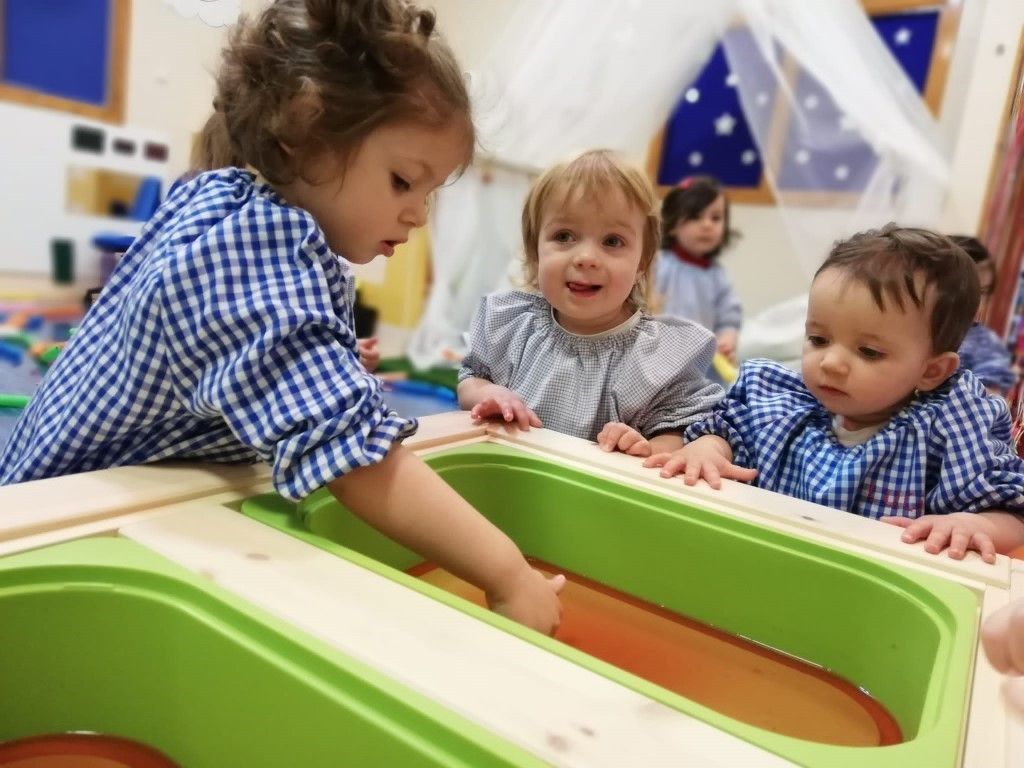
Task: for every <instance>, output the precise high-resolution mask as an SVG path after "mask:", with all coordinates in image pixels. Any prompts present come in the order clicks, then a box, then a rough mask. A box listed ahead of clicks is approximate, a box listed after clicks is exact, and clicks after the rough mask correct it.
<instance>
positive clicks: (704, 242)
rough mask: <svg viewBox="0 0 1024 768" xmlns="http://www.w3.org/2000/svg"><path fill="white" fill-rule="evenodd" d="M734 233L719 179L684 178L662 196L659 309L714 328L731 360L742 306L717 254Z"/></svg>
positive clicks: (656, 275)
mask: <svg viewBox="0 0 1024 768" xmlns="http://www.w3.org/2000/svg"><path fill="white" fill-rule="evenodd" d="M734 234H735V233H734V232H732V230H731V229H730V228H729V200H728V198H726V196H725V192H724V191H723V190H722V185H721V184H720V183H719V182H718V180H717V179H715V178H713V177H711V176H690V177H688V178H685V179H683V180H682V181H681V182H679V184H678V185H677V186H676V187H675V188H674V189H673V190H672V191H670V192H669V193H668V194H667V195H665V199H664V201H662V204H661V247H662V251H661V252H660V253H659V254H658V259H657V264H656V266H655V269H654V289H655V292H656V294H657V295H658V296H659V298H660V299H661V301H662V303H663V306H662V307H661V311H662V312H663V313H664V314H666V315H674V316H676V317H683V318H686V319H687V320H693V321H694V322H697V323H700V324H701V325H703V326H704V327H705V328H707V329H708V330H710V331H712V332H713V333H714V334H715V339H716V345H717V349H718V352H720V353H721V354H722V355H723V356H724V357H725V358H726V359H727V360H729V362H731V363H733V364H735V363H736V348H737V346H738V344H739V332H740V326H741V325H742V322H743V308H742V305H741V304H740V300H739V298H738V297H737V296H736V292H735V291H734V290H733V287H732V283H731V282H730V281H729V276H728V275H726V274H725V270H724V269H722V267H721V265H720V264H719V263H718V258H719V256H720V255H721V253H722V250H723V249H725V248H726V247H727V246H728V245H729V240H730V238H731V237H732V236H734Z"/></svg>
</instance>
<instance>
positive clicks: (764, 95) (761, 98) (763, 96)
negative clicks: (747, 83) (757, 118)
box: [754, 91, 768, 107]
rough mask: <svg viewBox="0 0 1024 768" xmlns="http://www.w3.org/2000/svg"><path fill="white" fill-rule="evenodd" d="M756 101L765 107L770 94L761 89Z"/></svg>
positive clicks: (755, 98) (758, 104)
mask: <svg viewBox="0 0 1024 768" xmlns="http://www.w3.org/2000/svg"><path fill="white" fill-rule="evenodd" d="M754 101H755V102H757V106H759V107H763V106H765V105H766V104H767V103H768V94H767V93H765V92H764V91H761V92H760V93H758V94H757V96H755V97H754Z"/></svg>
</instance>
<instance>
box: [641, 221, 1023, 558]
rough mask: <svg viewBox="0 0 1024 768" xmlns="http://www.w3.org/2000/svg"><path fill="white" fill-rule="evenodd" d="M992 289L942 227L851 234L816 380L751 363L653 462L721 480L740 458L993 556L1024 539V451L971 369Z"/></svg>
mask: <svg viewBox="0 0 1024 768" xmlns="http://www.w3.org/2000/svg"><path fill="white" fill-rule="evenodd" d="M978 302H979V289H978V277H977V273H976V271H975V268H974V264H973V262H972V261H971V259H970V258H968V256H967V255H966V254H965V253H964V251H963V250H962V249H961V248H960V247H959V246H957V245H955V244H954V243H953V242H951V241H950V240H949V239H948V238H946V237H943V236H942V235H938V234H935V233H933V232H928V231H926V230H919V229H904V228H899V227H896V226H893V225H889V226H886V227H885V228H883V229H881V230H877V231H876V230H872V231H868V232H863V233H861V234H858V235H855V236H854V237H852V238H850V239H849V240H846V241H843V242H839V243H837V244H836V246H835V247H834V248H833V249H832V252H831V254H830V255H829V257H828V258H827V259H826V260H825V262H824V264H822V266H821V267H820V268H819V270H818V272H817V274H816V275H815V277H814V280H813V282H812V284H811V291H810V297H809V304H808V309H807V325H806V328H807V335H806V341H805V343H804V353H803V375H802V379H801V376H799V375H797V374H796V373H795V372H793V371H791V370H789V369H788V368H785V367H783V366H782V365H779V364H778V363H775V362H772V361H769V360H751V361H747V362H745V363H744V364H743V366H742V367H741V369H740V376H739V379H738V380H737V382H736V384H735V385H734V386H733V387H732V389H731V390H730V391H729V394H728V395H727V397H726V398H725V399H724V400H723V401H722V403H721V404H720V405H719V406H718V407H716V409H715V412H714V413H713V414H712V416H711V417H710V418H708V419H706V420H704V421H702V422H699V423H696V424H692V425H691V426H690V427H688V428H687V430H686V438H687V440H689V441H692V442H689V443H688V444H687V445H686V446H685V447H684V448H683V449H681V450H680V451H678V452H676V454H675V455H668V454H663V455H660V456H656V457H652V458H651V459H649V460H648V462H647V464H648V466H661V467H663V470H662V474H664V475H666V476H670V475H673V474H676V473H679V472H684V473H685V475H686V481H687V483H690V484H692V483H693V482H696V479H697V478H698V477H705V478H706V479H708V481H709V482H710V483H711V484H712V485H714V486H717V485H718V478H719V474H720V472H721V470H722V469H723V468H725V469H728V470H730V471H731V468H732V464H731V462H732V461H733V460H735V461H736V463H737V464H739V465H741V466H744V467H749V468H751V469H755V470H757V473H758V474H757V481H756V484H757V485H758V486H759V487H761V488H767V489H769V490H772V491H777V492H779V493H784V494H787V495H790V496H795V497H797V498H800V499H805V500H807V501H812V502H816V503H818V504H824V505H825V506H830V507H834V508H836V509H842V510H846V511H849V512H854V513H856V514H859V515H863V516H864V517H870V518H874V519H881V520H884V521H886V522H889V523H892V524H895V525H899V526H902V527H905V528H906V531H904V534H903V540H904V541H906V542H908V543H910V542H914V541H917V540H919V539H927V541H926V544H925V549H926V550H927V551H929V552H932V553H937V552H940V551H942V550H943V549H945V548H946V547H948V548H949V556H950V557H953V558H962V557H963V556H964V553H965V551H966V550H967V549H969V548H970V549H977V550H978V551H980V552H981V554H982V557H983V558H984V559H985V560H986V561H988V562H992V561H994V559H995V553H996V552H997V551H998V552H1002V553H1006V552H1009V551H1011V550H1012V549H1014V548H1015V547H1018V546H1020V545H1021V544H1022V543H1024V520H1022V519H1021V517H1020V516H1019V514H1016V513H1020V512H1022V511H1024V461H1022V460H1021V459H1020V458H1018V457H1017V456H1016V454H1015V453H1014V452H1013V449H1012V448H1011V446H1010V444H1009V437H1010V417H1009V412H1008V410H1007V407H1006V402H1005V401H1004V400H1003V399H1002V398H999V397H993V396H992V395H989V394H988V393H987V392H986V391H985V388H984V387H983V386H982V384H981V382H980V381H979V380H978V379H977V378H976V377H975V376H974V375H973V374H972V373H970V371H966V370H963V369H960V370H958V368H959V358H958V356H957V353H956V350H957V349H958V348H959V347H960V343H961V342H962V340H963V338H964V335H965V334H966V333H967V329H968V328H969V327H970V325H971V322H972V321H973V319H974V315H975V312H976V311H977V307H978Z"/></svg>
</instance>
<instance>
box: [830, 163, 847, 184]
mask: <svg viewBox="0 0 1024 768" xmlns="http://www.w3.org/2000/svg"><path fill="white" fill-rule="evenodd" d="M832 175H833V176H835V177H836V180H837V181H846V180H847V179H848V178H849V176H850V168H849V166H846V165H837V166H836V169H835V170H834V171H832Z"/></svg>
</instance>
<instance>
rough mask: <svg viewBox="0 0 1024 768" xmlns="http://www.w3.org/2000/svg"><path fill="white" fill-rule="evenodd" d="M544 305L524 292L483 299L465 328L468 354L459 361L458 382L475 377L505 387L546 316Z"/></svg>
mask: <svg viewBox="0 0 1024 768" xmlns="http://www.w3.org/2000/svg"><path fill="white" fill-rule="evenodd" d="M550 311H551V310H550V309H549V308H548V307H547V305H546V302H544V300H543V299H542V298H540V297H539V296H536V295H534V294H531V293H528V292H526V291H499V292H497V293H491V294H488V295H487V296H484V297H483V298H482V299H481V300H480V304H479V305H478V306H477V308H476V314H475V315H474V316H473V322H472V323H471V324H470V328H469V352H467V353H466V356H465V357H464V358H463V360H462V367H461V368H460V369H459V381H464V380H465V379H468V378H472V377H477V378H481V379H487V380H488V381H490V382H492V383H494V384H498V385H500V386H503V387H507V386H509V382H510V380H511V378H512V369H513V363H514V361H517V360H519V359H520V358H521V357H522V355H523V353H524V348H525V345H526V343H527V342H528V341H529V338H530V335H531V333H532V331H533V329H535V328H536V327H538V326H537V323H536V322H535V321H536V320H538V319H542V318H541V316H542V314H543V313H544V312H548V313H550Z"/></svg>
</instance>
